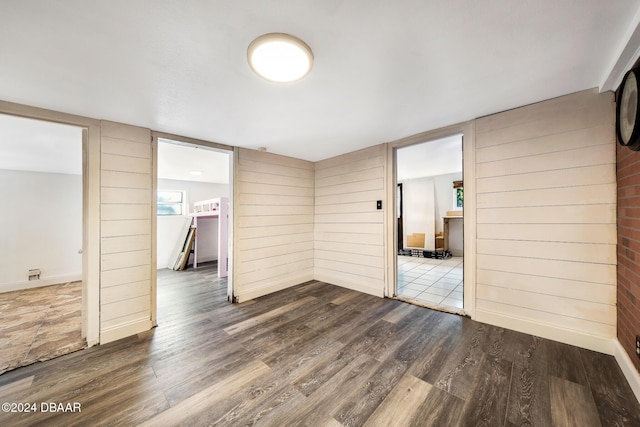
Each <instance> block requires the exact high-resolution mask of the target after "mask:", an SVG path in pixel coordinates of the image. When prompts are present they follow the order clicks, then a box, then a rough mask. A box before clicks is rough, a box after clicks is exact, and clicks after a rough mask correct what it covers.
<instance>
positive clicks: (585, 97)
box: [476, 90, 616, 352]
mask: <svg viewBox="0 0 640 427" xmlns="http://www.w3.org/2000/svg"><path fill="white" fill-rule="evenodd" d="M614 120H615V114H614V104H613V97H612V94H611V93H604V94H598V93H597V91H596V90H589V91H584V92H579V93H576V94H572V95H568V96H564V97H560V98H556V99H553V100H550V101H545V102H541V103H538V104H534V105H530V106H526V107H522V108H518V109H515V110H511V111H507V112H504V113H499V114H495V115H492V116H488V117H485V118H481V119H478V120H477V122H476V178H477V180H476V185H477V300H476V307H477V319H478V320H481V321H487V322H488V323H494V324H496V323H497V324H503V326H507V327H511V328H516V329H521V330H525V332H530V333H534V334H538V335H542V336H547V337H548V338H554V339H558V340H560V341H565V342H567V341H570V343H572V344H576V345H580V346H583V347H587V348H592V349H597V350H600V351H605V352H610V349H608V348H604V347H606V346H607V345H608V344H607V343H608V342H610V341H611V338H613V337H615V328H616V170H615V161H616V159H615V134H614ZM603 346H604V347H603Z"/></svg>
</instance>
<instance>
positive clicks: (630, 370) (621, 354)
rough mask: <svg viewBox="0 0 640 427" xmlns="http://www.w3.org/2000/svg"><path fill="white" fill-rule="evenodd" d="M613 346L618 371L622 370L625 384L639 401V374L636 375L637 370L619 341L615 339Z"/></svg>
mask: <svg viewBox="0 0 640 427" xmlns="http://www.w3.org/2000/svg"><path fill="white" fill-rule="evenodd" d="M613 346H614V357H615V358H616V361H617V362H618V365H619V366H620V369H622V373H623V374H624V376H625V378H626V379H627V382H628V383H629V385H630V386H631V389H632V390H633V394H635V395H636V399H638V401H640V373H638V370H637V369H636V367H635V365H634V364H633V362H632V361H631V358H630V357H629V355H628V354H627V352H626V351H625V350H624V348H623V347H622V344H620V341H618V340H617V339H614V340H613Z"/></svg>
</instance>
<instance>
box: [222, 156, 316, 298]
mask: <svg viewBox="0 0 640 427" xmlns="http://www.w3.org/2000/svg"><path fill="white" fill-rule="evenodd" d="M235 161H236V166H235V168H234V174H235V187H234V193H235V194H234V198H235V201H234V204H235V207H236V210H235V212H234V233H235V238H234V244H235V247H234V257H233V265H234V269H233V284H234V285H233V286H234V296H235V297H236V298H237V300H238V301H239V302H242V301H246V300H249V299H252V298H256V297H258V296H261V295H266V294H268V293H271V292H275V291H278V290H281V289H284V288H287V287H289V286H293V285H297V284H300V283H303V282H306V281H309V280H312V279H313V201H314V200H313V198H314V188H313V182H314V171H313V163H311V162H308V161H305V160H299V159H293V158H290V157H284V156H278V155H275V154H270V153H264V152H259V151H255V150H248V149H244V148H240V149H238V150H237V151H236V156H235Z"/></svg>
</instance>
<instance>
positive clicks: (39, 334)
mask: <svg viewBox="0 0 640 427" xmlns="http://www.w3.org/2000/svg"><path fill="white" fill-rule="evenodd" d="M81 328H82V282H71V283H63V284H60V285H52V286H45V287H41V288H33V289H26V290H23V291H14V292H5V293H0V374H2V373H3V372H6V371H9V370H11V369H15V368H18V367H20V366H26V365H29V364H31V363H35V362H39V361H44V360H48V359H52V358H54V357H57V356H61V355H63V354H67V353H71V352H73V351H76V350H80V349H81V348H84V347H86V341H85V340H84V338H82V334H81Z"/></svg>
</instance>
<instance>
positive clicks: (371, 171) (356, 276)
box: [315, 145, 389, 296]
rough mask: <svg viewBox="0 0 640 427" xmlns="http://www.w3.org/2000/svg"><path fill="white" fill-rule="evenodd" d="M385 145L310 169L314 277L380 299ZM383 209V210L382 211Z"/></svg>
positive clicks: (328, 160)
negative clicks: (312, 174) (312, 179)
mask: <svg viewBox="0 0 640 427" xmlns="http://www.w3.org/2000/svg"><path fill="white" fill-rule="evenodd" d="M386 152H387V150H386V146H385V145H378V146H374V147H371V148H367V149H364V150H360V151H356V152H353V153H349V154H345V155H342V156H338V157H333V158H331V159H327V160H322V161H320V162H317V163H316V164H315V178H316V179H315V189H316V191H315V278H316V279H317V280H322V281H325V282H328V283H332V284H334V285H338V286H343V287H346V288H349V289H354V290H358V291H361V292H366V293H369V294H372V295H377V296H383V294H384V286H385V283H384V280H385V268H384V266H385V259H384V235H385V230H384V216H383V212H384V210H377V209H376V201H377V200H383V201H384V199H385V179H386V175H385V174H386V172H385V167H386V161H387V159H386ZM383 208H386V209H388V208H389V207H388V206H387V207H384V206H383Z"/></svg>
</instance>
